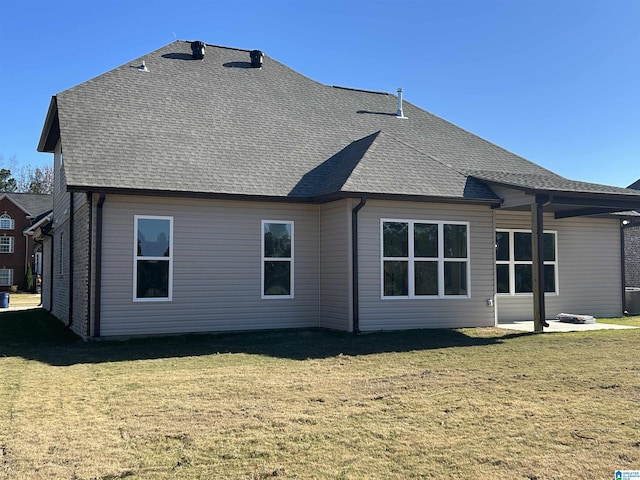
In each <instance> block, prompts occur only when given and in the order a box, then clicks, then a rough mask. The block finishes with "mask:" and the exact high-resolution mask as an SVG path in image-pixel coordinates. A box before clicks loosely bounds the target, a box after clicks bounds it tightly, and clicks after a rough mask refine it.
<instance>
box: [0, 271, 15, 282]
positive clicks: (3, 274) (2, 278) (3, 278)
mask: <svg viewBox="0 0 640 480" xmlns="http://www.w3.org/2000/svg"><path fill="white" fill-rule="evenodd" d="M0 285H2V286H7V285H13V270H12V269H10V268H2V269H0Z"/></svg>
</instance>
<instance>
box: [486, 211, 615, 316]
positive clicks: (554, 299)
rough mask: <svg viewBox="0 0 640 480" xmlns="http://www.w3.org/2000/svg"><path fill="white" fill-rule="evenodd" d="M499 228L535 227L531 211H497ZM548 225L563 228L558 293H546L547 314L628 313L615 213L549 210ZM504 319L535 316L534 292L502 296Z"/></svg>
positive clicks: (559, 239) (500, 313)
mask: <svg viewBox="0 0 640 480" xmlns="http://www.w3.org/2000/svg"><path fill="white" fill-rule="evenodd" d="M496 228H497V229H527V230H530V229H531V215H530V213H528V212H505V211H497V212H496ZM544 229H545V230H555V231H557V242H558V264H557V265H558V287H557V288H558V294H557V295H555V294H546V295H545V310H546V312H545V317H546V318H553V317H555V316H556V315H557V314H558V313H577V314H588V315H594V316H596V317H605V316H619V315H621V313H622V303H621V288H622V286H621V285H622V273H621V264H620V228H619V221H618V220H617V219H615V218H611V219H610V218H593V217H575V218H566V219H559V220H556V219H555V218H554V217H553V214H545V215H544ZM496 303H497V306H498V321H499V322H509V321H517V320H531V319H532V318H533V297H532V295H530V294H528V295H516V296H503V295H497V296H496Z"/></svg>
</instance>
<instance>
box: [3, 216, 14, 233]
mask: <svg viewBox="0 0 640 480" xmlns="http://www.w3.org/2000/svg"><path fill="white" fill-rule="evenodd" d="M14 227H15V221H14V220H13V218H11V216H10V215H9V214H8V213H3V214H2V215H0V230H13V229H14Z"/></svg>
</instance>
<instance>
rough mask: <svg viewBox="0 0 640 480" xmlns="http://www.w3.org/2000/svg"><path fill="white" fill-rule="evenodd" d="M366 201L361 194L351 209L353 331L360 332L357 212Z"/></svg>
mask: <svg viewBox="0 0 640 480" xmlns="http://www.w3.org/2000/svg"><path fill="white" fill-rule="evenodd" d="M366 203H367V197H366V196H365V195H363V196H362V197H361V198H360V203H359V204H358V205H356V206H355V207H353V210H351V255H352V258H351V261H352V264H351V265H352V281H353V333H354V334H356V335H357V334H358V333H360V308H359V303H360V301H359V295H358V274H359V272H358V212H359V211H360V210H361V209H362V207H364V206H365V204H366Z"/></svg>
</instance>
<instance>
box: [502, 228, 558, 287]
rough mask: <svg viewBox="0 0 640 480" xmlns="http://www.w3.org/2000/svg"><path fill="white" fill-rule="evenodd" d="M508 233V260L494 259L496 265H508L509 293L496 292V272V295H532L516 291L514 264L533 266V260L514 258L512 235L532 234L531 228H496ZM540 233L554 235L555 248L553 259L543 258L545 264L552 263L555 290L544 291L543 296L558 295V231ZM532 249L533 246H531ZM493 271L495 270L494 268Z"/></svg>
mask: <svg viewBox="0 0 640 480" xmlns="http://www.w3.org/2000/svg"><path fill="white" fill-rule="evenodd" d="M498 232H501V233H508V234H509V260H498V259H496V265H509V293H505V292H502V293H498V292H497V290H498V288H497V280H498V279H497V273H494V274H495V275H496V295H498V296H499V297H532V296H533V292H520V293H518V292H516V267H515V266H516V265H532V268H533V260H530V261H528V260H515V244H514V237H515V235H514V234H515V233H530V234H532V235H533V232H532V231H531V230H527V229H520V228H496V233H498ZM542 233H553V234H554V237H553V240H554V246H553V248H554V249H555V260H553V261H552V260H545V261H544V264H545V265H554V267H555V268H554V269H553V273H554V276H555V282H554V283H555V287H556V289H555V292H544V295H545V296H558V295H560V284H559V282H558V231H557V230H543V232H542ZM532 249H533V246H532ZM494 272H495V270H494Z"/></svg>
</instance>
